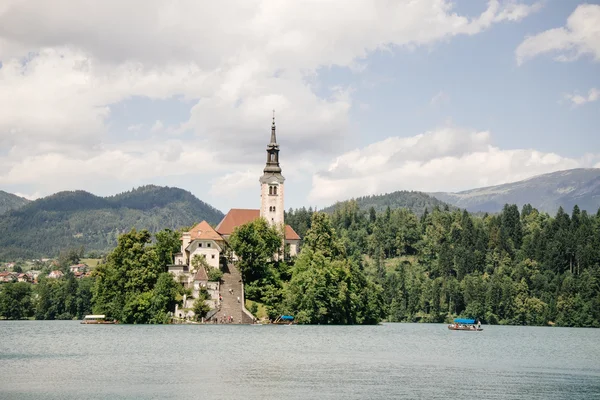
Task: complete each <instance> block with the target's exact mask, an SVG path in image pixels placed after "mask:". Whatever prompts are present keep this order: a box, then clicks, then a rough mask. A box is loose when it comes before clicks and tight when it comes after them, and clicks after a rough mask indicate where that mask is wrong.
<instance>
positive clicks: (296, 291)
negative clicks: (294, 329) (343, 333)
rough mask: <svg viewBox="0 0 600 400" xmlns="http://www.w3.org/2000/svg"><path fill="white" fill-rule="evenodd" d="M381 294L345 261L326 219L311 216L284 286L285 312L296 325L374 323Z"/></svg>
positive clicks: (354, 265) (357, 265)
mask: <svg viewBox="0 0 600 400" xmlns="http://www.w3.org/2000/svg"><path fill="white" fill-rule="evenodd" d="M381 292H382V291H381V288H380V287H379V286H378V285H375V284H374V283H372V282H370V281H368V280H367V278H366V277H365V276H364V274H363V272H362V270H361V266H360V263H359V262H357V261H351V260H350V259H348V258H346V256H345V250H344V248H343V245H342V243H341V241H340V240H339V239H338V238H337V236H336V232H335V230H334V229H333V227H332V226H331V221H330V220H329V217H328V216H327V215H326V214H323V213H315V214H313V217H312V221H311V228H310V230H309V231H308V232H307V234H306V241H305V245H304V247H303V249H302V251H301V252H300V255H299V256H298V258H297V259H296V263H295V264H294V267H293V268H292V278H291V280H290V282H289V284H288V286H287V291H286V307H287V309H288V311H289V312H291V313H292V314H294V315H295V316H296V320H297V321H298V322H299V323H308V324H317V323H318V324H357V323H358V324H361V323H370V324H372V323H377V322H379V321H380V319H381V316H382V312H383V309H382V302H381V296H382V293H381Z"/></svg>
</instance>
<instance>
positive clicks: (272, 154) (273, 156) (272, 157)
mask: <svg viewBox="0 0 600 400" xmlns="http://www.w3.org/2000/svg"><path fill="white" fill-rule="evenodd" d="M271 162H275V153H271Z"/></svg>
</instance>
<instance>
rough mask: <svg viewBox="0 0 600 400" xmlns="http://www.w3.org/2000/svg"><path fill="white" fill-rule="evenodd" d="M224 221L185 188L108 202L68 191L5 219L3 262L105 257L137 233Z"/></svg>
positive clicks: (146, 189) (147, 189) (0, 223)
mask: <svg viewBox="0 0 600 400" xmlns="http://www.w3.org/2000/svg"><path fill="white" fill-rule="evenodd" d="M222 218H223V213H222V212H221V211H220V210H218V209H216V208H214V207H213V206H211V205H209V204H207V203H205V202H203V201H201V200H199V199H198V198H196V197H195V196H194V195H193V194H192V193H190V192H188V191H186V190H183V189H179V188H171V187H161V186H154V185H147V186H141V187H139V188H136V189H133V190H131V191H128V192H123V193H119V194H116V195H113V196H108V197H100V196H96V195H94V194H92V193H89V192H86V191H83V190H77V191H63V192H59V193H55V194H53V195H50V196H47V197H43V198H41V199H38V200H35V201H32V202H30V203H28V204H26V205H24V206H22V207H21V208H19V209H16V210H11V211H8V212H6V213H5V214H2V215H0V231H1V232H7V234H4V235H1V236H0V259H14V258H39V257H42V256H54V255H56V254H57V253H58V252H59V251H60V250H62V249H65V248H71V247H79V246H84V247H85V249H86V251H90V250H96V251H100V252H103V251H106V250H109V249H111V248H112V247H114V245H116V240H117V237H118V235H119V234H121V233H124V232H127V231H129V230H131V229H132V228H136V229H148V230H149V231H151V232H157V231H159V230H161V229H164V228H170V229H178V228H181V227H184V226H190V225H192V224H194V223H197V222H199V221H201V220H203V219H204V220H206V221H208V222H209V223H213V224H216V223H217V222H219V221H220V220H221V219H222Z"/></svg>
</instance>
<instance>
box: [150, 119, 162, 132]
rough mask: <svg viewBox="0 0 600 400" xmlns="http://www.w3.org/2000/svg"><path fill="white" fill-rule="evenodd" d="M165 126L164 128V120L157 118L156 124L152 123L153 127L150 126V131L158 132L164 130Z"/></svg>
mask: <svg viewBox="0 0 600 400" xmlns="http://www.w3.org/2000/svg"><path fill="white" fill-rule="evenodd" d="M163 128H164V125H163V123H162V121H160V120H156V122H155V123H154V125H152V128H150V132H152V133H157V132H160V131H162V130H163Z"/></svg>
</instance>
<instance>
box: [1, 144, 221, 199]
mask: <svg viewBox="0 0 600 400" xmlns="http://www.w3.org/2000/svg"><path fill="white" fill-rule="evenodd" d="M140 149H143V150H140ZM0 169H1V170H2V171H3V173H2V174H0V185H27V184H35V186H36V187H37V188H39V189H40V190H39V192H42V193H44V194H48V193H52V192H54V191H58V190H73V189H85V190H92V191H94V188H95V187H96V186H97V185H98V182H103V181H104V182H120V183H125V184H128V183H131V182H140V181H147V180H151V179H153V178H157V177H168V176H176V175H188V174H190V173H198V172H202V173H212V172H215V171H216V172H218V171H220V165H219V164H218V163H217V162H215V159H214V158H213V156H212V154H211V153H210V152H208V151H206V150H203V144H202V143H201V142H197V141H196V142H188V141H186V142H182V141H179V140H170V141H166V142H165V141H163V142H161V143H153V142H151V141H146V142H140V141H131V142H124V143H119V145H118V146H110V147H109V146H107V147H104V148H102V149H101V150H100V151H96V152H89V153H78V154H77V155H74V156H69V155H65V154H61V153H58V152H48V153H45V154H37V155H29V156H25V157H23V158H22V159H20V160H19V161H18V162H6V161H3V160H0Z"/></svg>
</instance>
